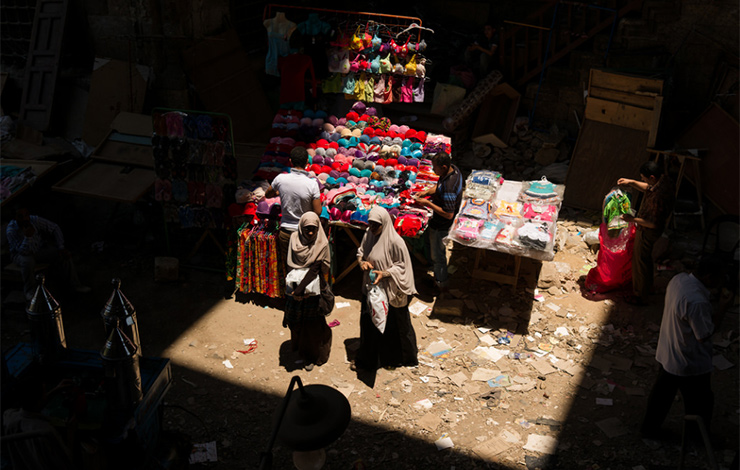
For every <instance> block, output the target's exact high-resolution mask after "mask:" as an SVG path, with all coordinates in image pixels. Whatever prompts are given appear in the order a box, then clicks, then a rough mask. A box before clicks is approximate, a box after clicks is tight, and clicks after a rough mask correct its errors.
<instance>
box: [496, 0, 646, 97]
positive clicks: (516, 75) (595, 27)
mask: <svg viewBox="0 0 740 470" xmlns="http://www.w3.org/2000/svg"><path fill="white" fill-rule="evenodd" d="M642 5H643V0H607V1H604V2H603V5H591V4H586V3H581V2H574V1H569V0H548V1H547V2H546V4H544V5H543V6H542V7H541V8H540V9H538V10H537V11H535V12H534V13H532V14H531V15H530V16H529V17H527V18H526V19H525V20H524V21H522V22H514V21H506V22H505V26H506V27H505V29H504V30H503V31H502V32H501V35H500V38H499V49H498V52H499V60H500V62H501V69H502V71H503V72H504V74H505V75H506V76H508V80H509V81H510V82H512V83H515V84H516V85H517V86H522V85H524V84H525V83H527V82H528V81H530V80H531V79H533V78H534V77H536V76H537V75H539V74H540V73H541V72H542V70H543V69H544V68H547V67H549V66H550V65H552V64H554V63H555V62H557V61H558V60H560V59H561V58H563V57H565V56H566V55H567V54H568V53H569V52H570V51H572V50H574V49H575V48H577V47H578V46H580V45H581V44H583V43H585V42H586V41H588V40H589V39H591V38H592V37H594V36H595V35H596V34H599V33H601V32H605V33H606V32H608V33H609V34H610V40H611V35H613V33H614V32H615V31H616V26H617V24H618V23H619V20H620V19H621V18H623V17H624V16H626V15H627V14H629V13H632V12H636V11H640V10H641V9H642ZM607 52H608V47H607Z"/></svg>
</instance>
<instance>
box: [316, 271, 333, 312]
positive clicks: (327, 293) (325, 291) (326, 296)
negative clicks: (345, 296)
mask: <svg viewBox="0 0 740 470" xmlns="http://www.w3.org/2000/svg"><path fill="white" fill-rule="evenodd" d="M320 285H321V296H320V298H319V310H321V312H322V313H323V314H324V315H329V314H330V313H331V312H332V310H334V292H332V291H331V286H330V285H329V283H328V282H326V280H325V279H324V276H320Z"/></svg>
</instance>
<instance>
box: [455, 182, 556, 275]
mask: <svg viewBox="0 0 740 470" xmlns="http://www.w3.org/2000/svg"><path fill="white" fill-rule="evenodd" d="M523 184H524V183H523V182H522V181H512V180H505V181H504V183H503V184H502V185H501V187H500V188H499V190H498V191H497V192H496V195H495V196H494V198H493V201H492V204H491V211H490V214H489V219H488V220H489V221H495V218H496V217H497V216H495V215H493V214H494V213H495V211H496V209H497V208H498V206H499V205H500V203H501V201H507V202H519V205H520V206H523V204H522V203H521V202H520V201H519V193H520V192H521V190H522V187H523ZM555 192H556V193H557V194H558V195H559V196H560V200H561V201H562V199H563V195H564V193H565V185H562V184H558V185H556V186H555ZM557 206H558V212H559V211H560V205H559V204H558V205H557ZM459 217H460V214H459V213H458V214H457V215H456V216H455V220H454V222H453V224H452V227H451V228H450V232H449V233H448V234H447V236H446V237H445V238H444V241H445V243H446V242H448V241H450V240H452V241H454V242H457V243H459V244H461V245H465V246H470V247H474V248H484V249H486V250H492V251H498V252H501V253H508V254H511V255H519V256H526V257H527V258H533V259H537V260H541V261H551V260H552V259H553V258H554V257H555V251H554V246H555V238H556V236H557V216H556V217H554V218H553V220H552V222H551V224H552V229H551V232H550V233H551V234H552V237H550V240H549V242H548V243H547V245H546V246H545V249H544V250H537V249H535V248H532V247H528V246H524V245H521V244H518V242H516V241H515V242H514V244H513V245H505V244H501V243H496V242H494V241H492V240H491V241H489V240H483V239H481V238H480V237H478V238H477V239H475V240H469V239H465V238H462V237H460V236H457V235H455V234H454V233H453V230H452V228H454V227H456V226H457V224H458V218H459ZM525 220H526V219H524V218H523V217H522V218H521V220H520V221H519V224H518V226H517V228H518V227H519V226H521V225H522V224H523V223H524V221H525Z"/></svg>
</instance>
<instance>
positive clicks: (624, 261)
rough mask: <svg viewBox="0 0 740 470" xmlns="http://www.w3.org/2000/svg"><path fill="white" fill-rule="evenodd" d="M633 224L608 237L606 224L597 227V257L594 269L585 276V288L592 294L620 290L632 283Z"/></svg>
mask: <svg viewBox="0 0 740 470" xmlns="http://www.w3.org/2000/svg"><path fill="white" fill-rule="evenodd" d="M634 244H635V224H629V225H628V226H627V227H625V228H623V229H622V230H620V231H619V233H618V234H617V235H616V236H610V234H609V231H608V230H607V228H606V224H604V223H602V224H601V226H600V227H599V255H598V257H597V258H596V267H595V268H591V270H590V271H589V272H588V275H587V276H586V283H585V287H586V289H588V290H589V291H591V292H594V293H603V292H608V291H611V290H616V289H620V288H622V287H625V286H626V285H628V284H629V283H630V282H632V249H633V247H634Z"/></svg>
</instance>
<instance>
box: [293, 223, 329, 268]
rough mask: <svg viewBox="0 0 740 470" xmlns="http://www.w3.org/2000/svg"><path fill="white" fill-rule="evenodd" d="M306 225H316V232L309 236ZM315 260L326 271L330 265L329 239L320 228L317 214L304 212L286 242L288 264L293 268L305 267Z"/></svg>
mask: <svg viewBox="0 0 740 470" xmlns="http://www.w3.org/2000/svg"><path fill="white" fill-rule="evenodd" d="M308 227H316V233H315V234H314V236H313V237H309V236H308V234H307V233H306V229H307V228H308ZM316 261H321V262H322V263H323V264H324V266H322V268H323V269H322V270H323V271H326V270H328V269H329V266H330V265H331V257H330V255H329V241H328V240H327V239H326V234H325V233H324V230H322V228H321V222H320V220H319V216H318V215H316V213H315V212H306V213H305V214H303V215H302V216H301V220H299V221H298V230H296V231H295V232H293V233H292V234H291V236H290V243H288V266H290V267H291V268H295V269H300V268H307V267H309V266H311V265H312V264H314V263H315V262H316Z"/></svg>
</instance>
